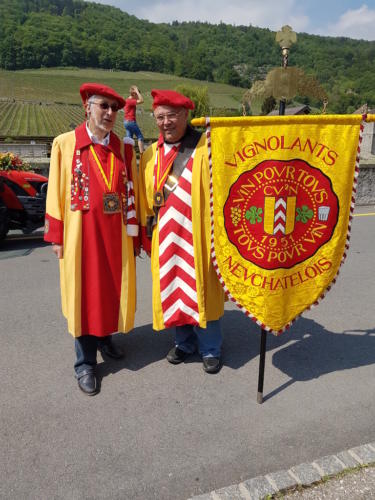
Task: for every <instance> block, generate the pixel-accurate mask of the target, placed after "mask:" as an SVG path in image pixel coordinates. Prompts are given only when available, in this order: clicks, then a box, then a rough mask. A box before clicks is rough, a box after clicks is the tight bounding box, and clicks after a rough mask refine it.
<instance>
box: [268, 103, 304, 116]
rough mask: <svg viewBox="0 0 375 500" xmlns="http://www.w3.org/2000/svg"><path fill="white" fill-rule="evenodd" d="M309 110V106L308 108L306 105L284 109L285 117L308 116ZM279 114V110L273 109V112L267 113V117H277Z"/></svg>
mask: <svg viewBox="0 0 375 500" xmlns="http://www.w3.org/2000/svg"><path fill="white" fill-rule="evenodd" d="M310 111H311V109H310V106H308V105H307V104H305V105H303V106H295V107H293V108H285V114H286V115H308V114H309V113H310ZM278 114H279V110H278V109H274V110H273V111H271V112H270V113H268V116H271V115H272V116H274V115H278Z"/></svg>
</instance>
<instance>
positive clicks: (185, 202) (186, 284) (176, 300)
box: [159, 151, 199, 328]
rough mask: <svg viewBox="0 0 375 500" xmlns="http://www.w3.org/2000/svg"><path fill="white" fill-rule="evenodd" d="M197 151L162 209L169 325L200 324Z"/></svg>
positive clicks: (165, 304) (163, 277)
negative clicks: (194, 194) (194, 188)
mask: <svg viewBox="0 0 375 500" xmlns="http://www.w3.org/2000/svg"><path fill="white" fill-rule="evenodd" d="M194 152H195V151H194ZM194 152H193V154H192V156H191V157H190V159H189V161H188V163H187V165H186V166H185V168H184V170H183V172H182V174H181V176H180V178H179V180H178V185H177V187H176V189H175V190H174V191H173V192H172V193H171V194H170V195H169V196H168V199H167V201H166V203H165V205H164V206H163V207H161V208H160V211H159V268H160V293H161V304H162V310H163V319H164V324H165V327H166V328H170V327H172V326H182V325H199V311H198V299H197V286H196V275H195V263H194V246H193V227H192V210H191V206H192V202H191V181H192V168H193V158H194Z"/></svg>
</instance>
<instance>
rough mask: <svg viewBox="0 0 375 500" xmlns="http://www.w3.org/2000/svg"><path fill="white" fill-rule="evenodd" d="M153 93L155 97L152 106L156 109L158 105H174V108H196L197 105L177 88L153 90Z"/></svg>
mask: <svg viewBox="0 0 375 500" xmlns="http://www.w3.org/2000/svg"><path fill="white" fill-rule="evenodd" d="M151 95H152V97H153V99H154V102H153V103H152V107H153V108H154V109H155V108H157V107H158V106H172V107H174V108H187V109H194V108H195V105H194V103H193V101H192V100H191V99H189V98H188V97H186V96H185V95H183V94H180V93H179V92H176V91H175V90H160V89H153V90H151Z"/></svg>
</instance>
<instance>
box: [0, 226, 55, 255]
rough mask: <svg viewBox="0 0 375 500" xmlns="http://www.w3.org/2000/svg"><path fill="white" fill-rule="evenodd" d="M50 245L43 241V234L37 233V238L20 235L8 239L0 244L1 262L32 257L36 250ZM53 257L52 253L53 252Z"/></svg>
mask: <svg viewBox="0 0 375 500" xmlns="http://www.w3.org/2000/svg"><path fill="white" fill-rule="evenodd" d="M48 245H50V243H47V242H45V241H44V240H43V233H39V232H38V233H37V234H36V235H35V237H33V238H32V239H31V238H28V237H27V236H23V235H19V236H17V238H9V237H8V238H6V239H5V240H3V241H1V242H0V260H3V259H11V258H15V257H24V256H26V255H30V254H31V253H32V252H33V251H34V250H35V249H36V248H41V247H45V246H48ZM51 255H52V251H51Z"/></svg>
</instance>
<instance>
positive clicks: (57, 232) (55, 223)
mask: <svg viewBox="0 0 375 500" xmlns="http://www.w3.org/2000/svg"><path fill="white" fill-rule="evenodd" d="M44 241H49V242H50V243H56V244H57V245H62V244H63V242H64V223H63V221H61V220H58V219H55V218H54V217H51V216H50V215H48V214H46V219H45V225H44Z"/></svg>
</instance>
